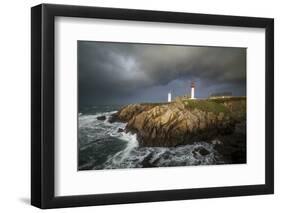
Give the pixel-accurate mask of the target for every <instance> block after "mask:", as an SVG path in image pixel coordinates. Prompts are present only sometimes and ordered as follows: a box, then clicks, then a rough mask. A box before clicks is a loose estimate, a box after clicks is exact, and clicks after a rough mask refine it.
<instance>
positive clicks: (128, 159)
mask: <svg viewBox="0 0 281 213" xmlns="http://www.w3.org/2000/svg"><path fill="white" fill-rule="evenodd" d="M121 107H122V106H120V105H106V106H90V107H84V108H81V109H80V112H79V118H78V119H79V121H78V125H79V133H78V170H100V169H124V168H151V167H171V166H196V165H214V164H222V163H223V162H222V159H221V156H220V155H219V153H217V151H216V150H215V149H214V145H213V144H210V143H206V142H204V141H198V142H196V141H195V142H194V143H193V144H192V145H182V146H177V147H142V146H140V145H139V142H138V140H137V136H136V134H131V133H126V132H125V131H124V132H120V129H125V127H126V123H121V122H114V123H110V122H108V119H109V117H110V116H111V115H112V114H113V113H116V112H117V111H118V110H119V109H120V108H121ZM99 116H105V117H106V119H105V120H98V119H97V118H98V117H99ZM118 130H119V131H118ZM202 148H203V149H204V150H207V153H208V154H206V153H204V154H202V155H201V154H200V152H199V151H198V150H200V149H202Z"/></svg>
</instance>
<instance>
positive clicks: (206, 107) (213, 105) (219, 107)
mask: <svg viewBox="0 0 281 213" xmlns="http://www.w3.org/2000/svg"><path fill="white" fill-rule="evenodd" d="M183 103H184V104H185V106H186V107H187V108H188V109H191V110H193V109H198V110H202V111H207V112H213V113H216V114H218V113H220V112H223V113H229V110H228V109H227V108H226V107H225V106H224V105H223V104H221V103H217V102H215V101H212V100H183Z"/></svg>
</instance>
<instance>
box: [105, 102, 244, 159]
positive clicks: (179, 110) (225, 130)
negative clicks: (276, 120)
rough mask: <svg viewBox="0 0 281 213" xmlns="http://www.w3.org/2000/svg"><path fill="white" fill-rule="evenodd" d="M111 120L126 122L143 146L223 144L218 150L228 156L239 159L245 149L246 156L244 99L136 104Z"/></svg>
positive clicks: (129, 130) (120, 111)
mask: <svg viewBox="0 0 281 213" xmlns="http://www.w3.org/2000/svg"><path fill="white" fill-rule="evenodd" d="M110 120H111V122H114V121H116V120H118V121H122V122H126V123H127V125H126V129H125V131H127V132H133V133H136V134H137V137H138V141H139V143H140V145H142V146H162V147H163V146H165V147H169V146H178V145H184V144H191V143H193V142H195V141H206V142H210V143H214V141H217V140H223V141H224V143H226V144H225V145H224V146H223V147H222V146H220V147H218V149H220V150H221V151H222V152H224V154H225V155H228V154H229V155H233V153H235V152H237V153H238V155H239V153H241V149H243V150H244V152H245V149H246V143H245V142H246V98H244V97H239V98H229V99H207V100H190V99H189V100H177V101H175V102H172V103H165V104H132V105H128V106H126V107H123V108H122V109H121V110H119V111H118V112H117V113H116V114H115V115H114V116H113V117H112V118H111V119H110ZM239 140H240V142H239ZM237 141H238V142H237ZM227 150H230V151H227ZM237 153H236V154H237ZM231 157H232V156H230V158H231Z"/></svg>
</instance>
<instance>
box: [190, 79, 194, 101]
mask: <svg viewBox="0 0 281 213" xmlns="http://www.w3.org/2000/svg"><path fill="white" fill-rule="evenodd" d="M194 93H195V83H194V81H192V82H191V93H190V94H191V97H190V98H191V99H195V97H194Z"/></svg>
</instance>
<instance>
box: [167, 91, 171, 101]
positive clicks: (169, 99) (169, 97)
mask: <svg viewBox="0 0 281 213" xmlns="http://www.w3.org/2000/svg"><path fill="white" fill-rule="evenodd" d="M171 101H172V93H171V91H170V92H168V102H171Z"/></svg>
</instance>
